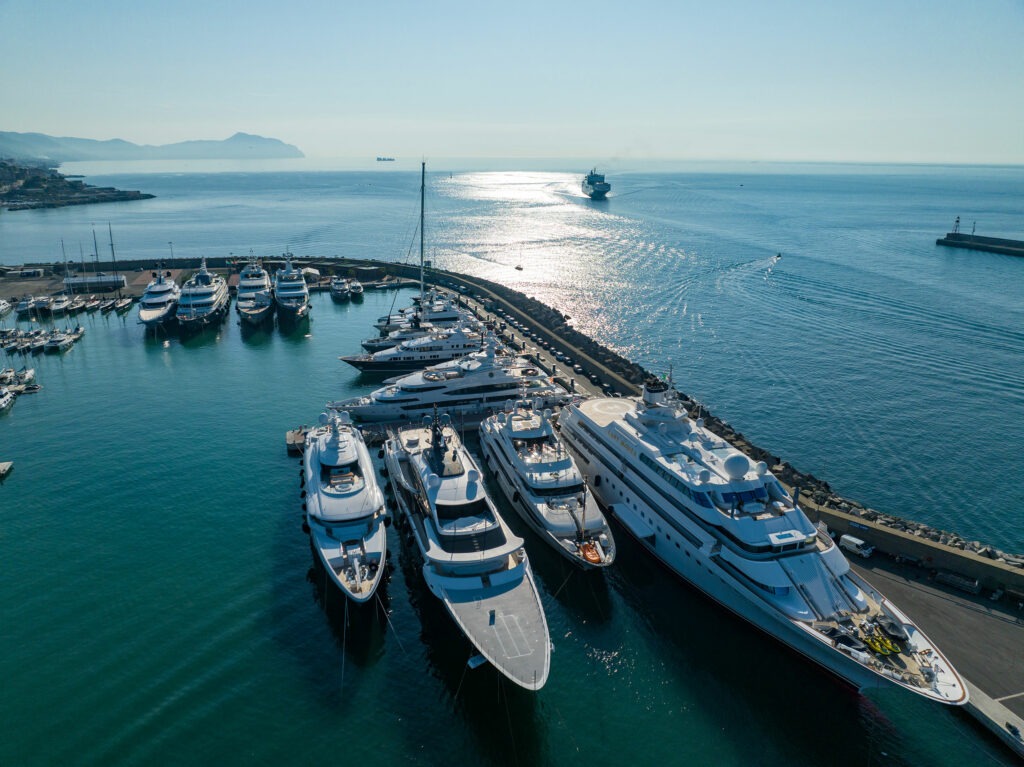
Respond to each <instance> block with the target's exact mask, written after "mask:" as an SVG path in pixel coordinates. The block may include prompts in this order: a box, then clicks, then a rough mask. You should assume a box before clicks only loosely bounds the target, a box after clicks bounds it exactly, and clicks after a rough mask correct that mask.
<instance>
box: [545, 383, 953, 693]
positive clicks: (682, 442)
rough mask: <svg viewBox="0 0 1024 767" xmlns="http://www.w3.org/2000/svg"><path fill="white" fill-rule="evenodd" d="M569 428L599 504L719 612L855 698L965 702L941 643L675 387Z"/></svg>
mask: <svg viewBox="0 0 1024 767" xmlns="http://www.w3.org/2000/svg"><path fill="white" fill-rule="evenodd" d="M559 423H560V426H561V433H562V437H563V439H564V440H565V442H566V445H568V446H569V447H570V448H571V449H572V450H573V452H574V453H575V455H576V456H577V457H578V458H579V459H580V461H581V462H580V466H581V468H582V470H583V472H584V474H585V476H586V479H587V482H588V484H589V485H590V486H591V488H592V489H593V492H594V494H595V495H596V496H597V499H598V500H599V501H600V502H601V503H602V504H603V505H604V506H605V507H606V508H608V509H610V510H611V512H612V514H613V515H614V516H615V517H617V518H618V519H619V521H620V522H622V524H623V526H624V527H625V528H626V529H627V530H628V531H629V532H630V533H632V535H633V536H634V537H635V538H636V539H637V540H638V541H639V542H640V543H641V545H643V547H644V548H646V549H647V550H648V551H649V552H650V553H651V554H653V555H654V556H655V557H656V558H658V559H659V560H660V561H661V562H663V563H664V564H665V565H666V566H667V567H669V568H670V569H671V570H673V571H674V572H675V573H677V574H678V575H679V576H680V577H682V578H683V579H685V580H686V581H687V582H689V583H691V584H692V585H693V586H695V587H696V588H698V589H700V590H701V591H703V592H704V593H705V594H707V595H708V596H709V597H711V598H712V599H714V600H715V601H716V602H718V603H719V604H721V605H722V606H724V607H726V608H727V609H729V610H731V611H732V612H733V613H735V614H736V615H738V616H740V617H741V618H744V619H745V620H747V621H749V622H750V623H751V624H752V625H754V626H756V627H757V628H760V629H761V630H763V631H765V632H766V633H768V634H769V635H771V636H773V637H775V638H776V639H777V640H779V641H780V642H782V643H784V644H786V645H787V646H789V647H790V648H792V649H793V650H795V651H797V652H799V653H801V654H802V655H803V656H804V657H806V658H808V659H810V660H812V661H814V662H815V663H818V664H819V665H821V666H822V667H824V668H826V669H828V670H829V671H831V672H832V673H834V674H836V675H837V676H839V677H840V678H842V679H844V680H846V681H847V682H849V683H850V684H852V685H854V686H855V687H857V688H864V687H868V686H873V685H878V684H884V683H892V684H893V685H896V686H898V687H901V688H903V689H906V690H909V691H912V692H914V693H917V694H919V695H922V696H924V697H925V698H928V699H931V700H934V701H938V702H940V703H946V704H953V705H960V704H963V703H965V702H966V701H967V697H968V692H967V687H966V684H965V683H964V680H963V679H962V678H961V677H960V675H959V674H958V673H957V672H956V670H955V669H954V668H953V666H952V664H950V662H949V661H948V660H947V659H946V658H945V657H944V656H943V655H942V653H941V652H940V651H939V649H938V648H937V647H936V646H935V645H934V644H933V643H932V642H931V640H929V639H928V637H927V636H925V635H924V633H923V632H922V631H921V630H920V629H919V628H918V627H917V626H916V625H915V624H914V622H913V621H912V620H911V619H910V618H909V617H907V616H906V615H905V614H904V613H903V612H902V611H901V610H900V609H899V608H898V607H896V605H894V604H893V603H892V602H890V601H889V600H888V599H886V597H885V596H883V595H882V594H881V593H879V592H878V591H877V590H876V589H875V588H874V587H873V586H871V585H870V584H869V583H867V581H865V580H864V579H862V578H860V577H859V576H858V575H857V574H856V573H854V572H853V571H852V570H851V569H850V564H849V562H847V560H846V558H845V557H844V556H843V554H842V552H841V551H840V550H839V548H838V546H836V544H835V543H834V542H833V541H832V539H831V538H829V537H828V536H827V535H826V534H825V533H824V532H821V531H819V530H818V528H816V527H815V525H814V524H813V523H811V521H810V520H809V519H808V518H807V516H806V515H805V514H804V512H803V510H802V509H800V507H799V506H798V505H797V502H796V499H795V498H794V497H793V496H791V495H790V494H789V492H787V490H786V489H785V488H784V487H783V486H782V485H781V484H780V483H779V481H778V480H777V479H776V478H775V476H774V475H773V474H772V473H771V472H770V471H769V470H768V467H767V466H766V465H765V464H764V463H763V462H758V463H754V462H752V461H751V460H750V459H749V458H748V457H747V456H746V455H744V454H743V453H741V452H740V451H739V450H737V449H736V448H735V447H733V446H732V445H731V444H729V443H728V442H726V441H725V440H723V439H722V438H721V437H719V436H717V435H716V434H714V433H712V432H711V431H709V430H708V429H707V428H706V427H705V426H704V423H703V419H700V418H697V419H692V418H691V417H690V416H689V415H688V413H687V411H686V409H685V407H684V403H683V402H682V400H681V399H680V397H679V396H678V395H677V394H676V393H675V391H674V390H673V389H672V387H671V385H670V383H667V382H665V381H658V380H650V381H648V382H647V383H646V384H645V385H644V390H643V396H642V398H639V399H634V398H600V399H593V400H587V401H584V402H581V403H579V404H574V405H571V406H569V407H567V408H565V409H563V411H562V413H561V415H560V417H559ZM756 663H757V661H754V662H753V663H752V668H753V667H756Z"/></svg>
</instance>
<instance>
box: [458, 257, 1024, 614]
mask: <svg viewBox="0 0 1024 767" xmlns="http://www.w3.org/2000/svg"><path fill="white" fill-rule="evenodd" d="M441 274H443V273H441ZM439 276H440V275H439ZM440 281H441V282H442V284H446V285H448V286H449V287H451V286H454V285H456V284H462V285H466V286H469V287H470V289H471V290H476V291H477V292H478V294H479V295H481V297H482V298H484V299H485V303H486V302H487V301H488V300H490V301H492V302H493V306H494V308H495V309H499V308H500V309H503V310H504V311H511V312H512V313H513V315H514V316H516V317H518V318H520V319H521V320H522V321H524V322H526V323H528V324H529V325H530V326H531V327H533V328H536V330H537V333H538V337H540V338H543V339H544V340H546V341H547V342H548V343H549V344H550V345H551V347H552V348H553V349H558V350H561V351H563V352H565V353H566V354H569V355H570V356H574V357H576V358H579V359H580V360H581V361H582V362H583V364H584V366H585V367H588V369H591V370H595V371H596V374H597V376H598V378H599V379H600V380H601V381H602V383H604V384H606V385H607V386H608V387H609V388H610V389H613V390H615V391H620V392H622V393H623V394H635V393H637V392H639V391H640V386H641V384H642V382H643V381H644V379H645V378H647V377H649V376H651V375H653V374H652V373H651V372H650V371H648V370H646V369H645V368H643V367H642V366H640V365H638V364H636V363H635V362H631V361H630V360H627V359H626V358H624V357H623V356H622V355H620V354H618V353H616V352H614V351H612V350H611V349H608V348H607V347H605V346H603V345H602V344H599V343H597V342H596V341H594V340H593V339H592V338H589V337H588V336H586V335H584V334H583V333H580V332H579V331H578V330H576V329H575V328H573V327H572V326H571V325H569V324H568V320H569V318H568V317H567V316H566V315H564V314H562V313H561V312H559V311H558V310H556V309H553V308H552V307H550V306H547V305H546V304H543V303H541V302H540V301H538V300H536V299H535V298H532V297H530V296H526V295H524V294H522V293H520V292H519V291H516V290H513V289H511V288H508V287H505V286H504V285H499V284H497V283H494V282H490V281H488V280H483V279H480V278H478V277H469V276H467V275H460V274H449V279H445V278H444V277H443V276H441V279H440ZM488 294H489V296H488ZM683 396H684V397H685V396H686V395H683ZM687 402H688V405H689V407H690V409H691V414H692V415H694V416H700V417H703V418H704V422H705V424H706V425H707V427H708V428H709V429H710V430H711V431H713V432H714V433H716V434H718V435H720V436H721V437H723V438H724V439H727V440H728V441H729V442H731V443H733V444H734V445H735V446H736V447H737V448H738V449H740V450H742V451H743V452H745V453H746V454H747V455H748V456H750V457H751V458H752V459H753V460H754V461H764V462H765V463H766V464H767V465H768V466H769V467H771V470H772V473H773V474H775V475H776V476H777V477H778V478H779V479H780V481H782V482H783V483H784V484H785V485H787V486H788V488H789V489H790V490H791V491H794V490H795V491H797V492H799V494H800V500H801V506H802V507H803V508H804V509H805V510H806V511H807V512H808V514H809V516H810V517H811V519H813V520H815V521H821V522H824V523H825V524H827V525H828V527H829V529H830V530H831V531H832V532H833V533H834V534H835V535H836V536H837V537H838V536H840V535H843V534H845V533H850V534H852V535H855V536H857V537H858V538H861V539H863V540H865V541H867V542H868V543H870V544H872V545H873V546H875V548H876V549H877V551H878V552H881V553H883V554H888V555H890V556H892V557H893V558H895V559H896V560H897V561H902V562H907V563H911V564H917V565H920V566H921V567H924V568H927V569H928V570H929V571H930V572H931V573H932V574H933V575H934V576H935V577H936V579H937V580H939V581H942V582H944V583H946V584H947V585H951V586H954V587H956V588H960V589H963V590H966V591H970V592H973V593H979V592H980V591H981V590H982V589H987V590H990V591H992V592H994V593H995V594H999V595H1001V594H1003V593H1004V592H1005V593H1008V594H1009V595H1010V597H1011V598H1013V599H1018V600H1024V556H1021V555H1017V554H1012V553H1009V552H1006V551H1002V550H1000V549H999V548H997V547H995V546H992V545H989V544H985V543H982V542H980V541H970V540H967V539H965V538H963V537H962V536H960V535H957V534H956V533H953V532H949V531H946V530H940V529H937V528H934V527H931V526H929V525H926V524H923V523H920V522H913V521H910V520H906V519H901V518H900V517H896V516H893V515H890V514H884V513H882V512H880V511H877V510H875V509H871V508H867V507H865V506H864V505H863V504H861V503H859V502H857V501H855V500H852V499H849V498H844V497H842V496H840V495H838V494H837V493H835V492H834V491H833V489H832V487H831V486H830V485H829V483H828V482H826V481H824V480H821V479H818V478H817V477H815V476H814V475H812V474H808V473H805V472H801V471H799V470H798V469H796V468H794V467H793V466H792V465H790V464H789V463H788V462H786V461H783V460H782V459H781V458H780V457H779V456H777V455H774V454H772V453H771V452H769V451H767V450H765V449H764V448H761V447H759V446H758V445H755V444H753V443H752V442H750V441H749V440H747V439H746V437H744V435H743V434H742V433H740V432H738V431H736V430H735V429H734V428H733V427H732V426H731V425H730V424H729V423H727V422H726V421H723V420H722V419H720V418H717V417H716V416H715V415H714V414H712V413H709V412H707V410H706V408H704V407H703V406H702V405H700V404H699V403H698V402H696V401H695V400H693V399H690V398H687Z"/></svg>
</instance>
